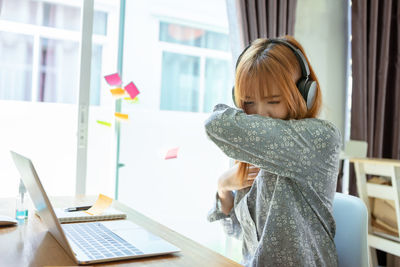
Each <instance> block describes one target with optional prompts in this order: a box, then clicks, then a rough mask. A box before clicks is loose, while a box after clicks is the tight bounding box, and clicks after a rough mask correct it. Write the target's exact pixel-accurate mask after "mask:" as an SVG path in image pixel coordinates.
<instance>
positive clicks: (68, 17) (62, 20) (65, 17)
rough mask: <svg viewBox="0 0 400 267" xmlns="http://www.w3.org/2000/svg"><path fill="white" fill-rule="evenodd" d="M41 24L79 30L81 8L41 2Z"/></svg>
mask: <svg viewBox="0 0 400 267" xmlns="http://www.w3.org/2000/svg"><path fill="white" fill-rule="evenodd" d="M42 25H43V26H48V27H54V28H59V29H65V30H74V31H79V30H80V28H81V9H80V8H79V7H74V6H66V5H60V4H50V3H43V23H42Z"/></svg>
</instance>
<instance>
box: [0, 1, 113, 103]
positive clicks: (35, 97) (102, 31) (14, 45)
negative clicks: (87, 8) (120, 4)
mask: <svg viewBox="0 0 400 267" xmlns="http://www.w3.org/2000/svg"><path fill="white" fill-rule="evenodd" d="M77 3H78V4H79V2H76V1H75V6H74V5H72V4H71V5H62V4H60V3H59V2H57V3H51V1H49V2H45V1H34V0H4V3H3V8H2V16H1V18H0V19H1V21H2V24H1V26H0V48H1V50H0V59H1V61H0V77H1V82H0V99H3V100H20V101H33V102H54V103H66V104H76V103H77V97H78V89H79V80H78V79H79V39H80V24H81V7H80V5H77ZM93 21H94V24H93V34H94V36H93V48H92V53H93V57H92V73H91V85H92V86H91V99H90V103H91V105H100V101H101V98H100V91H101V90H100V81H101V78H102V76H101V73H102V70H101V67H102V64H101V63H102V53H103V47H104V45H105V44H106V35H107V23H108V13H107V12H105V11H102V10H96V11H95V12H94V19H93Z"/></svg>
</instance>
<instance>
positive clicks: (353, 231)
mask: <svg viewBox="0 0 400 267" xmlns="http://www.w3.org/2000/svg"><path fill="white" fill-rule="evenodd" d="M333 216H334V218H335V221H336V235H335V245H336V250H337V253H338V257H339V267H347V266H349V267H350V266H351V267H354V266H368V245H367V236H368V212H367V207H366V206H365V204H364V202H363V201H362V200H361V199H359V198H357V197H354V196H350V195H345V194H342V193H336V195H335V199H334V201H333Z"/></svg>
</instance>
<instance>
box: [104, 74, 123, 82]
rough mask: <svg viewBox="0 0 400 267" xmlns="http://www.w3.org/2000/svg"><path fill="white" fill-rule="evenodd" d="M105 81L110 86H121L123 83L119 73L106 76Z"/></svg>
mask: <svg viewBox="0 0 400 267" xmlns="http://www.w3.org/2000/svg"><path fill="white" fill-rule="evenodd" d="M104 79H106V81H107V83H108V84H109V85H120V84H121V83H122V81H121V78H120V77H119V75H118V73H114V74H110V75H106V76H104Z"/></svg>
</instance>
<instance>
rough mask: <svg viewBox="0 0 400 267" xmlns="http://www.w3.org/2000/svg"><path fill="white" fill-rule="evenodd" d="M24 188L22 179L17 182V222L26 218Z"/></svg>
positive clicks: (26, 209)
mask: <svg viewBox="0 0 400 267" xmlns="http://www.w3.org/2000/svg"><path fill="white" fill-rule="evenodd" d="M26 200H27V199H26V188H25V185H24V183H23V182H22V179H20V180H19V188H18V196H17V203H16V204H17V205H16V208H15V218H16V219H17V220H19V221H21V220H25V219H27V218H28V203H27V201H26Z"/></svg>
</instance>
